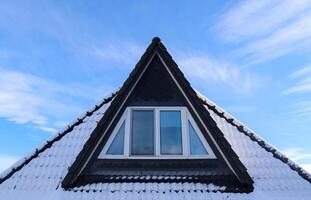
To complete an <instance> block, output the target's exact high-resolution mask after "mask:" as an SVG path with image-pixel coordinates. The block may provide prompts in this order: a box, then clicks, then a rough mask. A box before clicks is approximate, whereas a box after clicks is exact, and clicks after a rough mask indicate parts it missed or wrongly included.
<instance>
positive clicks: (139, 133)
mask: <svg viewBox="0 0 311 200" xmlns="http://www.w3.org/2000/svg"><path fill="white" fill-rule="evenodd" d="M107 182H180V183H189V182H190V183H191V182H194V183H202V184H210V183H213V184H215V185H217V186H220V187H225V188H226V190H227V191H233V192H237V191H239V192H249V191H251V190H252V188H253V185H252V184H253V181H252V179H251V177H250V176H249V175H248V173H247V170H246V168H245V167H244V165H243V164H242V162H241V161H240V160H239V158H238V156H237V155H236V153H235V152H234V151H233V150H232V148H231V146H230V144H229V143H228V141H227V140H226V139H225V137H224V135H223V133H222V132H221V130H220V129H219V128H218V127H217V125H216V122H215V121H214V120H213V119H212V117H211V116H210V113H209V112H208V110H207V109H206V108H205V106H204V103H203V101H202V99H200V98H198V96H197V95H196V92H195V91H194V89H193V88H192V87H191V85H190V84H189V82H188V81H187V80H186V78H185V77H184V75H183V73H182V72H181V71H180V70H179V68H178V66H177V65H176V63H175V62H174V61H173V60H172V57H171V56H170V55H169V53H168V52H167V51H166V48H165V47H164V45H163V44H162V43H161V42H160V39H159V38H154V39H153V41H152V43H151V44H150V46H149V47H148V48H147V50H146V52H145V53H144V55H143V56H142V58H141V59H140V61H139V62H138V63H137V65H136V66H135V68H134V69H133V71H132V72H131V74H130V76H129V77H128V79H127V80H126V81H125V82H124V84H123V85H122V87H121V88H120V90H119V91H118V92H117V94H116V95H115V96H114V98H113V99H112V101H111V104H110V106H109V108H108V109H107V110H106V112H105V114H104V116H103V117H102V118H101V119H100V121H99V122H98V125H97V127H96V128H95V129H94V131H93V132H92V134H91V136H90V138H89V139H88V141H87V142H86V143H85V145H84V146H83V149H82V151H81V152H80V153H79V155H78V157H77V158H76V160H75V162H74V163H73V164H72V166H71V167H70V168H69V171H68V174H67V175H66V177H65V178H64V180H63V182H62V185H63V187H65V188H71V187H75V186H81V185H86V184H91V183H107Z"/></svg>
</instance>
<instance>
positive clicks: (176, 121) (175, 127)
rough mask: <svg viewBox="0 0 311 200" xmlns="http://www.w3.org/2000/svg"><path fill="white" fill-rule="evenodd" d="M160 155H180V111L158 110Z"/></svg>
mask: <svg viewBox="0 0 311 200" xmlns="http://www.w3.org/2000/svg"><path fill="white" fill-rule="evenodd" d="M160 152H161V155H182V133H181V115H180V111H160Z"/></svg>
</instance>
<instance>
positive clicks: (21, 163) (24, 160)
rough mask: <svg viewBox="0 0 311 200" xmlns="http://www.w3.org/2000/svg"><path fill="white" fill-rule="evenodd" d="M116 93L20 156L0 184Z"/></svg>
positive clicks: (2, 177) (0, 180)
mask: <svg viewBox="0 0 311 200" xmlns="http://www.w3.org/2000/svg"><path fill="white" fill-rule="evenodd" d="M117 93H118V90H116V91H114V92H112V93H111V94H110V95H109V96H107V97H105V98H104V99H103V100H102V101H100V102H99V103H97V104H96V105H95V107H92V108H91V109H89V110H88V111H86V112H85V113H84V114H82V115H80V116H79V117H77V118H76V120H75V121H73V122H72V123H70V124H69V125H68V126H67V127H66V128H64V129H63V130H62V131H59V132H58V133H56V134H55V136H54V137H52V138H51V139H49V140H47V141H46V142H44V143H43V144H42V145H41V146H40V147H39V148H36V149H35V150H34V151H33V152H32V153H30V154H29V155H28V156H26V157H24V158H21V159H20V160H19V161H17V162H16V163H15V164H13V165H12V166H11V167H10V168H8V169H7V170H5V171H4V172H3V173H1V174H0V184H2V183H3V182H4V181H6V180H7V179H8V178H10V177H11V176H12V175H13V174H14V173H15V172H17V171H19V170H21V169H22V168H23V167H24V166H25V165H27V164H28V163H29V162H30V161H31V160H32V159H34V158H36V157H38V155H39V154H40V153H42V152H43V151H45V150H46V149H48V148H50V147H51V146H52V145H53V143H54V142H56V141H59V140H60V139H61V138H62V137H63V136H65V135H66V134H67V133H69V132H71V131H72V130H73V128H74V127H75V126H78V125H79V124H81V123H82V122H83V120H84V119H85V118H86V117H88V116H90V115H92V114H93V113H94V112H95V111H97V110H98V109H99V108H101V107H102V106H103V105H104V104H106V103H108V102H110V101H111V100H112V99H113V98H114V97H115V95H116V94H117Z"/></svg>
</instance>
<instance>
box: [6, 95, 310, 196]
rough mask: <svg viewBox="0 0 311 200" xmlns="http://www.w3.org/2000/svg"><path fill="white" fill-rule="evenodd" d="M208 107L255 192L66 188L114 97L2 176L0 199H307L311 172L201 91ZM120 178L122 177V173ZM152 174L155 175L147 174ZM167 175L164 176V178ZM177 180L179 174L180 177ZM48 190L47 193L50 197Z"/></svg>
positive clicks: (176, 186)
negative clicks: (66, 179) (73, 167)
mask: <svg viewBox="0 0 311 200" xmlns="http://www.w3.org/2000/svg"><path fill="white" fill-rule="evenodd" d="M197 95H198V97H200V98H201V99H202V103H204V105H205V109H206V110H207V111H208V112H209V113H210V115H211V116H212V118H213V119H214V120H215V122H216V123H217V126H218V128H220V129H221V131H222V132H223V133H224V137H225V138H226V139H227V140H228V142H229V143H230V145H231V147H232V149H233V150H234V151H235V153H236V154H237V155H238V157H239V159H240V160H241V162H242V163H243V165H244V166H245V167H246V168H247V170H248V173H249V175H250V176H251V177H252V179H253V181H254V191H253V192H251V193H226V192H222V191H223V190H224V189H225V188H221V187H218V186H215V185H212V184H209V185H205V184H199V183H98V184H89V185H85V186H81V187H77V188H73V189H72V190H66V191H65V190H64V189H63V188H62V187H61V182H62V180H63V178H64V176H65V175H66V174H67V172H68V168H69V167H70V166H71V165H72V163H73V162H74V160H75V159H76V157H77V155H78V154H79V152H80V151H81V149H82V147H83V145H84V144H85V142H86V141H87V140H88V139H89V136H90V134H91V133H92V132H93V130H94V129H95V128H96V126H97V123H98V121H99V119H101V118H102V117H103V115H104V113H105V111H106V109H107V108H108V107H109V105H110V102H111V99H112V98H113V97H114V95H112V96H111V97H110V98H107V99H105V100H104V101H103V102H102V103H100V104H98V105H97V106H95V108H93V109H91V110H90V111H89V112H87V113H86V114H85V115H83V116H82V117H80V118H78V119H77V121H76V122H74V123H73V124H72V125H71V126H69V127H68V128H67V129H65V130H64V131H63V132H61V133H59V134H57V136H56V137H55V138H53V139H52V140H50V141H48V142H47V143H46V144H44V145H43V146H42V147H41V148H38V149H37V150H36V151H35V152H34V153H32V154H31V155H30V156H29V157H27V158H26V159H22V160H21V161H19V162H18V163H17V164H15V165H14V166H13V167H12V168H10V169H9V170H7V171H6V172H4V173H3V174H1V175H0V197H1V199H14V200H16V199H23V200H25V199H31V200H36V199H42V197H43V195H44V199H66V200H67V199H68V200H70V199H102V198H103V197H105V199H146V198H151V199H198V200H199V199H214V200H220V199H236V200H238V199H242V200H243V199H248V200H255V199H256V200H257V199H274V200H275V199H282V200H286V199H288V200H289V199H295V200H299V199H309V198H310V196H311V184H310V182H311V175H310V174H308V173H307V172H305V171H304V170H302V169H301V168H300V167H299V166H298V165H296V164H295V163H294V162H292V161H290V160H289V159H288V158H286V157H285V156H284V155H282V154H281V153H279V152H278V151H277V150H276V149H275V148H274V147H272V146H271V145H269V144H268V143H267V142H265V141H264V140H263V139H261V138H260V137H258V136H256V134H255V133H254V132H252V131H251V130H250V129H248V128H247V127H246V126H244V125H243V124H241V123H240V122H238V121H237V120H235V119H234V118H233V117H231V116H230V115H229V114H228V113H226V112H225V111H224V110H222V109H221V108H219V107H218V106H217V105H215V104H214V103H213V102H211V101H210V100H208V99H207V98H206V97H204V96H203V95H201V94H200V93H198V92H197ZM120 178H122V177H120ZM147 178H152V177H147ZM164 178H165V177H164ZM177 178H178V177H177ZM47 194H48V195H47Z"/></svg>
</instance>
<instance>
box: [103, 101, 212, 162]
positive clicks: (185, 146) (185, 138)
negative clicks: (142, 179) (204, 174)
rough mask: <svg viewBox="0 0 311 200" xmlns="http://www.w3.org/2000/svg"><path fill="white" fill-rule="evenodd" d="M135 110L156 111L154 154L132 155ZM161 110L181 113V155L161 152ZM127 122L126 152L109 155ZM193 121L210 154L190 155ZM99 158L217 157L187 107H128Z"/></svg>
mask: <svg viewBox="0 0 311 200" xmlns="http://www.w3.org/2000/svg"><path fill="white" fill-rule="evenodd" d="M133 110H153V111H154V112H153V113H154V137H155V138H154V148H155V149H154V154H153V155H131V153H130V151H131V146H130V145H131V125H132V111H133ZM160 111H180V113H181V129H182V130H181V132H182V154H181V155H161V153H160V148H161V146H160V137H161V134H160ZM123 122H125V126H124V127H125V133H124V134H125V135H124V144H123V145H124V154H123V155H107V154H106V153H107V151H108V148H109V147H110V145H111V143H112V141H113V140H114V138H115V136H116V134H117V133H118V131H119V129H120V127H121V125H122V123H123ZM188 123H191V125H192V127H193V128H194V130H195V132H196V133H197V135H198V137H199V139H200V140H201V142H202V144H203V146H204V148H205V149H206V151H207V152H208V155H190V141H189V124H188ZM98 158H100V159H101V158H109V159H120V158H122V159H214V158H216V156H215V154H214V153H213V151H212V149H211V147H210V146H209V144H208V143H207V141H206V139H205V137H204V136H203V134H202V133H201V131H200V129H199V127H198V126H197V124H196V123H195V121H194V119H193V118H192V116H191V114H190V113H189V111H188V109H187V107H160V106H156V107H154V106H153V107H151V106H144V107H137V106H131V107H127V108H126V110H125V111H124V113H123V115H122V116H121V118H120V120H119V122H118V123H117V125H116V127H115V129H114V131H113V132H112V134H111V136H110V138H109V139H108V140H107V142H106V144H105V146H104V148H103V150H102V152H101V153H100V154H99V157H98Z"/></svg>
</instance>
